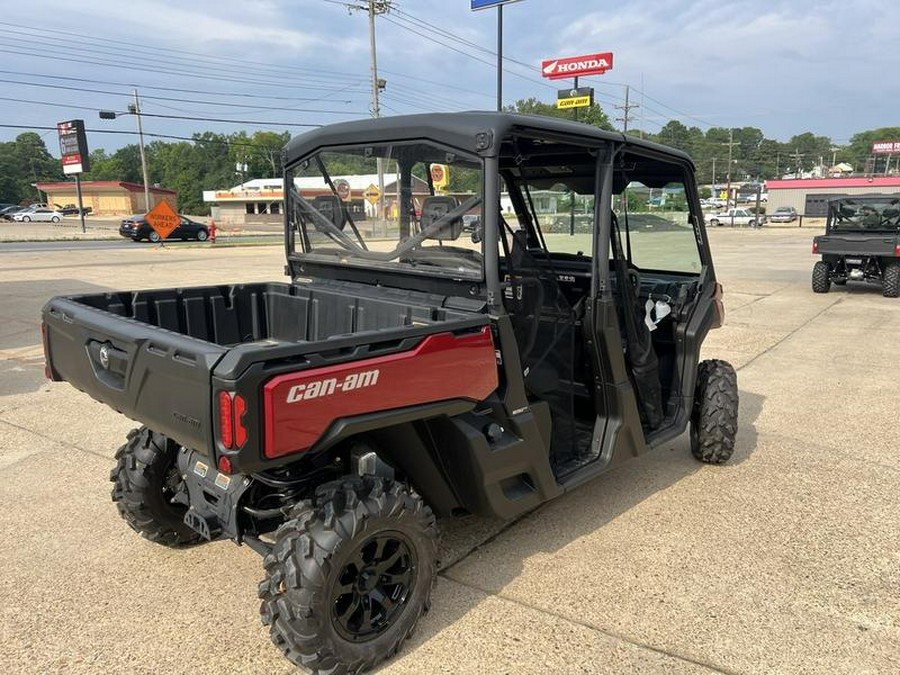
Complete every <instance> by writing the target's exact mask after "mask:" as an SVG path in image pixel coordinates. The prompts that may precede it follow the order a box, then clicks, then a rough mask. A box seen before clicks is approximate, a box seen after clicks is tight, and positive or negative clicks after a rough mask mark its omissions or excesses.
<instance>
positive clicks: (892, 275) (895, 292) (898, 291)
mask: <svg viewBox="0 0 900 675" xmlns="http://www.w3.org/2000/svg"><path fill="white" fill-rule="evenodd" d="M882 294H883V295H884V297H886V298H898V297H900V264H897V263H888V264H887V265H886V266H885V268H884V289H883V290H882Z"/></svg>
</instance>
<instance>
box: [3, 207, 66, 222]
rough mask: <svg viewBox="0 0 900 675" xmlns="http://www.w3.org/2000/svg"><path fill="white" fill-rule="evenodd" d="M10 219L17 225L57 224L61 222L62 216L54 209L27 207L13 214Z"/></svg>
mask: <svg viewBox="0 0 900 675" xmlns="http://www.w3.org/2000/svg"><path fill="white" fill-rule="evenodd" d="M12 219H13V220H14V221H16V222H17V223H30V222H32V221H34V222H36V223H58V222H59V221H60V220H62V214H61V213H60V212H59V211H56V210H54V209H48V208H46V207H39V208H35V207H28V208H27V209H22V210H21V211H17V212H16V213H14V214H13V217H12Z"/></svg>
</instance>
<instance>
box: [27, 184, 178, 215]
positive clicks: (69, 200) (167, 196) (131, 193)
mask: <svg viewBox="0 0 900 675" xmlns="http://www.w3.org/2000/svg"><path fill="white" fill-rule="evenodd" d="M37 189H38V190H40V191H41V192H43V193H44V194H46V195H47V199H46V201H47V203H48V204H51V205H52V204H58V205H59V206H66V205H68V204H75V205H77V204H78V192H77V190H76V189H75V181H64V182H60V183H38V184H37ZM147 190H148V192H149V194H150V208H147V205H146V204H145V203H144V186H143V185H142V184H140V183H128V182H126V181H112V180H85V181H82V182H81V196H82V202H83V204H84V207H85V208H88V207H90V209H91V213H92V214H94V215H98V216H130V215H134V214H138V213H146V212H147V211H149V210H150V209H152V208H153V207H154V206H156V205H157V204H159V203H160V202H168V203H169V206H171V207H172V209H173V210H175V211H176V212H177V211H178V193H177V192H176V191H175V190H169V189H168V188H163V187H158V186H150V187H148V189H147Z"/></svg>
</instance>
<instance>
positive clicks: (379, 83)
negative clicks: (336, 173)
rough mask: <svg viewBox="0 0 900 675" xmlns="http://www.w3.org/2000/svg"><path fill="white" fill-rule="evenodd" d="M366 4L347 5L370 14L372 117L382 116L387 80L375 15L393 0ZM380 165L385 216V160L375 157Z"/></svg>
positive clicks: (381, 204)
mask: <svg viewBox="0 0 900 675" xmlns="http://www.w3.org/2000/svg"><path fill="white" fill-rule="evenodd" d="M364 2H365V4H359V5H358V4H354V3H347V4H346V5H345V7H346V8H347V11H348V12H350V14H352V13H353V12H354V11H360V12H366V13H367V14H368V15H369V61H370V67H369V69H370V72H371V75H372V117H381V106H380V104H379V102H378V95H379V93H380V92H381V90H382V89H384V86H385V84H386V83H385V81H384V80H382V79H380V78H379V77H378V51H377V49H376V46H375V17H377V16H380V15H381V14H387V13H388V12H390V11H391V10H392V9H393V2H392V0H364ZM375 163H376V165H377V167H378V169H377V171H378V191H379V192H380V193H381V195H380V196H379V197H378V208H379V210H380V211H381V215H382V216H384V160H383V159H382V158H381V157H376V158H375Z"/></svg>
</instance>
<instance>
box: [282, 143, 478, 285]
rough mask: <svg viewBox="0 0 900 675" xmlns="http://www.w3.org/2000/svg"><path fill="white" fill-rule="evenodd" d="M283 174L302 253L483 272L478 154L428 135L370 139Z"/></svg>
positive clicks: (350, 261) (445, 272)
mask: <svg viewBox="0 0 900 675" xmlns="http://www.w3.org/2000/svg"><path fill="white" fill-rule="evenodd" d="M288 180H289V184H290V183H292V184H293V189H292V190H289V193H288V195H287V197H286V200H287V205H288V218H289V222H290V225H291V242H290V246H291V249H292V251H293V252H294V253H296V254H298V255H300V256H302V257H303V258H305V259H308V260H317V261H320V262H329V263H336V264H341V265H355V266H364V267H378V268H380V269H385V268H392V269H396V270H401V271H405V272H413V273H422V274H431V275H442V276H451V277H454V278H466V279H482V278H483V256H482V244H481V236H480V224H481V221H482V201H483V200H482V191H483V169H482V164H481V161H480V160H478V159H475V158H470V157H466V156H462V155H460V153H459V152H457V151H455V150H450V149H448V148H444V147H440V146H438V145H435V144H431V143H425V142H419V143H392V144H385V145H367V146H358V147H349V148H341V149H329V150H326V151H322V152H319V153H316V154H314V155H311V156H310V157H307V158H306V159H304V160H303V161H301V162H300V163H299V164H298V165H296V166H295V167H293V170H292V171H291V172H289V174H288Z"/></svg>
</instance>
